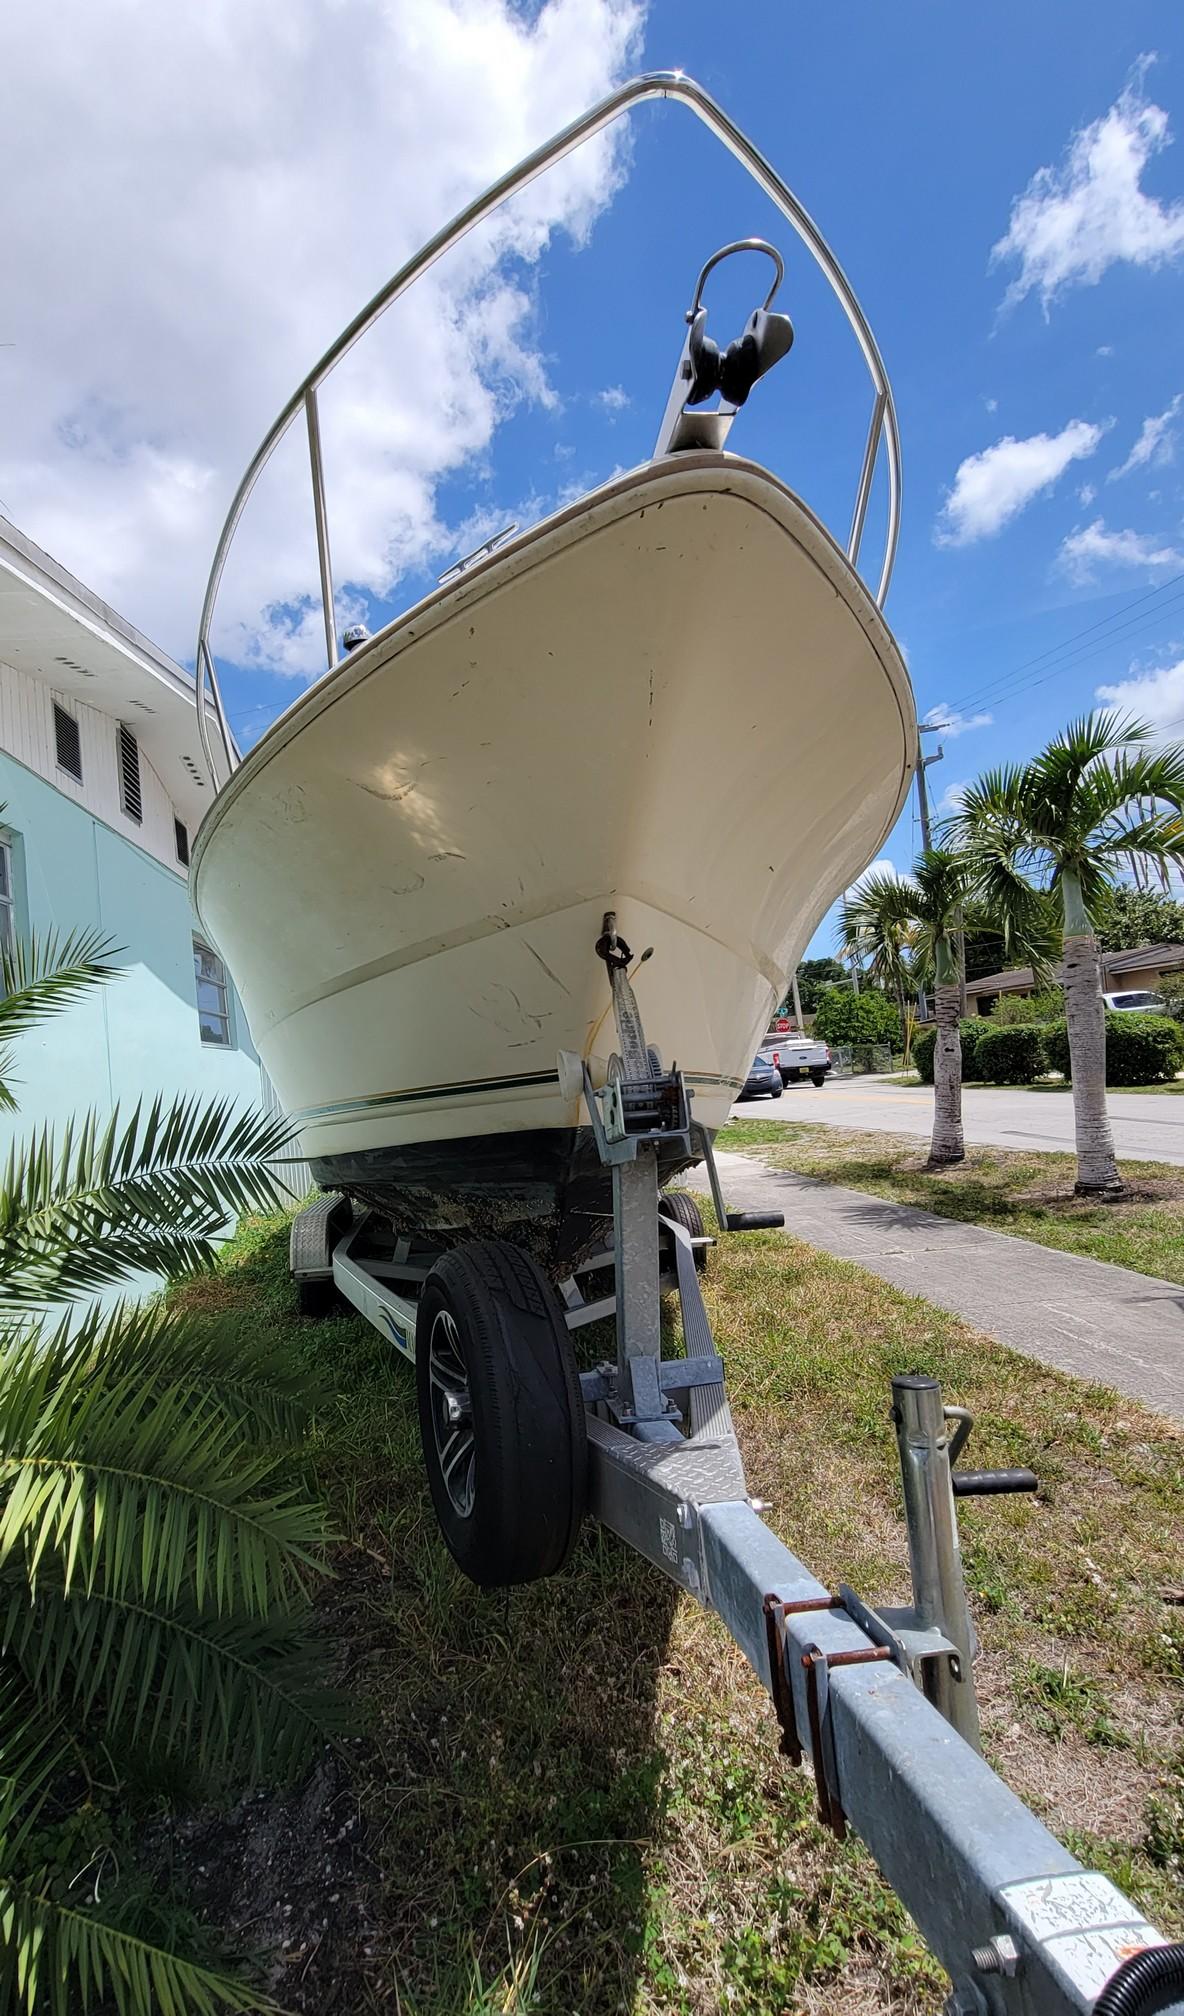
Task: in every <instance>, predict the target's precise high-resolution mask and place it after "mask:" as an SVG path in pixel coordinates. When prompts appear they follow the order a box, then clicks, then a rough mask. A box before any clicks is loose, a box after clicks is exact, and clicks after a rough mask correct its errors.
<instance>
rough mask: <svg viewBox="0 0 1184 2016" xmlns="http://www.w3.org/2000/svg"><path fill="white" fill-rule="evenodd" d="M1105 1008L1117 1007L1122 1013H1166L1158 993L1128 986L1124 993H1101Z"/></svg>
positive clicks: (1144, 988)
mask: <svg viewBox="0 0 1184 2016" xmlns="http://www.w3.org/2000/svg"><path fill="white" fill-rule="evenodd" d="M1102 999H1103V1001H1104V1002H1105V1003H1106V1006H1107V1008H1117V1009H1118V1011H1119V1013H1120V1014H1123V1015H1166V1013H1167V1009H1166V1007H1165V1005H1164V1002H1163V999H1162V997H1161V996H1160V995H1158V994H1152V993H1151V991H1150V989H1149V988H1146V987H1132V988H1128V989H1127V991H1126V993H1125V994H1103V996H1102Z"/></svg>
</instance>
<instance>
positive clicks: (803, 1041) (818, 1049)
mask: <svg viewBox="0 0 1184 2016" xmlns="http://www.w3.org/2000/svg"><path fill="white" fill-rule="evenodd" d="M760 1054H761V1056H762V1057H763V1058H764V1059H765V1061H766V1062H767V1063H769V1064H772V1065H773V1066H774V1067H775V1069H776V1070H777V1071H778V1072H779V1074H780V1077H781V1083H782V1084H783V1085H793V1084H795V1083H796V1082H797V1081H798V1080H799V1079H802V1078H809V1079H810V1081H811V1083H812V1084H815V1085H825V1083H826V1080H827V1074H828V1073H829V1071H830V1069H831V1055H830V1051H829V1050H828V1049H827V1047H826V1044H825V1043H818V1042H815V1040H814V1038H813V1037H812V1036H794V1035H793V1034H792V1033H791V1032H789V1031H788V1030H785V1031H782V1030H774V1031H773V1033H772V1034H771V1035H769V1036H766V1038H765V1040H764V1042H763V1043H762V1044H761V1051H760Z"/></svg>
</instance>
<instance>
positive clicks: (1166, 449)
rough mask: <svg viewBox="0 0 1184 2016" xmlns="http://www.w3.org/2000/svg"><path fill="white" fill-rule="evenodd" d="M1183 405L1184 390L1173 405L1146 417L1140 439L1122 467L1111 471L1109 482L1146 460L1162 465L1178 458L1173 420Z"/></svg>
mask: <svg viewBox="0 0 1184 2016" xmlns="http://www.w3.org/2000/svg"><path fill="white" fill-rule="evenodd" d="M1182 406H1184V392H1177V394H1176V396H1175V398H1174V399H1173V400H1172V402H1171V405H1170V406H1165V408H1164V410H1163V412H1162V413H1153V414H1152V415H1151V417H1150V418H1149V419H1147V420H1144V422H1143V425H1142V428H1141V430H1140V433H1139V438H1138V440H1137V441H1136V442H1135V445H1134V447H1133V448H1132V449H1131V452H1130V454H1129V455H1128V456H1127V458H1126V461H1125V462H1124V463H1123V464H1122V467H1121V468H1119V469H1112V470H1111V471H1110V474H1109V475H1108V476H1107V478H1106V481H1107V482H1108V483H1117V481H1118V479H1119V477H1120V476H1129V475H1130V473H1131V470H1132V469H1142V468H1143V466H1144V464H1146V463H1151V464H1152V465H1153V467H1155V468H1161V467H1162V466H1163V465H1164V463H1166V462H1171V461H1172V460H1173V459H1174V457H1175V453H1176V437H1175V434H1174V433H1173V431H1172V421H1173V420H1174V419H1175V417H1176V415H1177V413H1178V412H1179V411H1180V408H1181V407H1182Z"/></svg>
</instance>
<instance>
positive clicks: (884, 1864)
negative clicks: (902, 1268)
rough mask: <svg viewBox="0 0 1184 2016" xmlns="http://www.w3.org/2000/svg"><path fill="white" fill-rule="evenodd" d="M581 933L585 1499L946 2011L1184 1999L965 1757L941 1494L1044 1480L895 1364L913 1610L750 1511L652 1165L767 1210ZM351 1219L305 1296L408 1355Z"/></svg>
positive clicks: (389, 1240)
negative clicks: (342, 1310) (926, 1963)
mask: <svg viewBox="0 0 1184 2016" xmlns="http://www.w3.org/2000/svg"><path fill="white" fill-rule="evenodd" d="M597 949H598V951H599V952H600V954H601V957H602V958H603V959H604V960H605V964H606V967H607V969H608V975H609V983H610V986H611V990H612V999H613V1007H614V1010H615V1013H616V1023H617V1035H618V1042H619V1046H620V1050H619V1056H618V1057H617V1058H615V1059H614V1060H613V1062H612V1064H611V1065H610V1070H609V1075H608V1080H607V1082H606V1083H605V1084H604V1085H603V1086H600V1087H596V1086H594V1085H593V1082H592V1078H591V1076H590V1074H589V1071H588V1067H587V1065H586V1064H585V1063H584V1062H583V1060H581V1059H580V1058H578V1057H575V1056H572V1055H567V1054H563V1055H561V1057H560V1059H559V1070H560V1077H561V1082H563V1083H565V1084H566V1085H567V1086H568V1087H569V1089H571V1091H572V1096H575V1093H576V1092H577V1091H582V1096H583V1099H584V1102H585V1105H586V1107H587V1111H588V1116H589V1120H590V1122H591V1126H592V1128H593V1131H594V1134H595V1138H596V1143H597V1146H598V1149H599V1152H600V1156H601V1159H602V1161H603V1163H604V1164H605V1166H606V1167H607V1168H608V1169H609V1170H610V1171H611V1176H612V1193H613V1240H612V1245H611V1247H610V1248H606V1249H605V1250H603V1251H600V1252H598V1253H595V1254H593V1255H592V1256H591V1257H590V1258H589V1259H588V1260H586V1261H585V1262H584V1263H583V1264H582V1266H581V1267H580V1268H578V1269H577V1270H576V1272H575V1273H574V1274H573V1275H572V1276H571V1277H570V1278H569V1279H568V1280H567V1281H565V1282H564V1283H563V1284H562V1285H561V1294H562V1298H563V1301H564V1304H565V1315H566V1320H567V1323H568V1325H569V1327H570V1328H572V1329H576V1328H578V1327H579V1326H580V1325H582V1324H585V1323H588V1322H591V1321H593V1320H594V1319H597V1318H602V1317H612V1318H614V1319H615V1323H616V1358H615V1361H612V1362H607V1363H604V1364H601V1365H599V1366H597V1367H596V1368H595V1369H594V1370H592V1371H589V1372H585V1373H583V1374H582V1375H581V1379H582V1386H583V1398H584V1406H585V1410H586V1423H587V1435H588V1448H589V1463H590V1474H589V1510H590V1511H591V1512H592V1513H593V1515H594V1516H595V1517H596V1518H598V1519H600V1520H601V1521H602V1522H603V1524H604V1525H606V1526H608V1527H610V1528H611V1529H612V1531H613V1532H614V1533H616V1534H618V1535H619V1536H620V1537H621V1539H623V1540H624V1541H625V1542H626V1543H627V1544H628V1545H629V1546H631V1547H633V1548H635V1549H636V1551H637V1552H638V1553H640V1554H643V1555H644V1556H645V1557H646V1559H647V1560H649V1561H650V1562H652V1563H653V1564H654V1566H655V1567H657V1568H659V1569H660V1570H661V1571H662V1573H663V1574H665V1575H667V1576H669V1578H670V1579H671V1580H672V1581H673V1582H675V1583H677V1585H678V1586H679V1588H681V1589H684V1590H685V1591H687V1593H688V1594H689V1595H691V1596H693V1597H695V1598H696V1599H697V1600H698V1601H699V1602H701V1603H703V1604H704V1605H706V1606H707V1607H708V1608H710V1609H713V1610H715V1611H716V1612H717V1614H718V1615H719V1617H720V1618H721V1620H722V1622H723V1624H724V1625H725V1627H726V1629H727V1630H728V1631H729V1632H730V1633H731V1635H732V1637H733V1638H734V1639H735V1641H736V1643H737V1645H738V1646H739V1647H740V1649H741V1651H742V1652H743V1653H744V1655H745V1657H746V1658H747V1660H748V1661H749V1664H750V1665H751V1666H752V1668H753V1670H754V1671H755V1673H756V1675H757V1677H758V1679H759V1680H760V1681H761V1682H762V1684H763V1685H764V1686H765V1687H766V1688H767V1689H768V1690H769V1693H770V1695H771V1696H772V1701H773V1707H774V1710H775V1713H776V1716H777V1721H778V1724H779V1727H780V1732H781V1738H780V1740H781V1749H782V1751H783V1752H784V1754H785V1755H786V1756H787V1757H788V1758H789V1759H791V1760H792V1761H793V1762H795V1763H801V1762H803V1761H804V1760H807V1759H808V1760H809V1764H810V1766H811V1768H812V1770H813V1773H814V1778H815V1781H816V1785H817V1792H818V1808H819V1813H820V1815H821V1817H822V1819H823V1821H824V1822H825V1823H826V1824H827V1825H828V1826H829V1827H831V1828H832V1829H833V1830H834V1832H835V1833H836V1834H837V1835H839V1836H840V1837H841V1836H842V1835H843V1834H845V1832H846V1831H847V1829H848V1828H851V1829H853V1830H854V1832H855V1833H856V1834H858V1835H859V1836H860V1837H861V1839H862V1840H863V1841H864V1842H865V1843H866V1844H867V1846H868V1848H869V1849H870V1850H871V1852H872V1854H873V1855H874V1857H875V1859H876V1861H877V1862H878V1863H879V1866H880V1868H881V1869H882V1871H883V1873H884V1875H885V1877H886V1878H887V1880H888V1882H889V1883H890V1884H891V1885H892V1887H893V1889H894V1890H895V1891H896V1892H897V1894H898V1896H899V1897H900V1898H901V1900H902V1901H903V1903H904V1904H905V1905H906V1906H907V1908H908V1910H909V1911H910V1912H911V1913H912V1915H913V1917H914V1918H915V1920H916V1922H917V1924H918V1925H919V1926H920V1928H921V1931H922V1932H923V1934H924V1936H925V1938H926V1939H927V1940H928V1942H929V1944H930V1946H931V1947H932V1949H933V1951H934V1953H935V1954H936V1955H937V1956H938V1958H939V1959H940V1960H941V1962H942V1964H943V1965H944V1966H945V1967H946V1969H947V1970H948V1972H949V1974H950V1976H951V1978H952V1981H953V1991H952V1994H951V1996H950V1998H949V2001H948V2004H947V2010H948V2012H949V2016H1005V2012H1006V2016H1069V2012H1075V2016H1084V2012H1087V2011H1092V2012H1093V2016H1151V2012H1153V2011H1157V2012H1166V2011H1174V2012H1176V2016H1184V1948H1182V1947H1179V1946H1171V1945H1169V1944H1168V1943H1167V1942H1166V1941H1165V1940H1163V1939H1162V1938H1161V1936H1160V1934H1159V1933H1158V1932H1157V1931H1156V1930H1155V1928H1154V1927H1153V1926H1152V1925H1150V1924H1148V1922H1147V1920H1146V1919H1145V1918H1144V1917H1143V1915H1142V1913H1141V1912H1140V1911H1139V1910H1138V1909H1137V1908H1136V1906H1135V1905H1134V1904H1132V1903H1131V1902H1130V1901H1129V1899H1128V1898H1126V1897H1124V1896H1123V1895H1122V1893H1121V1891H1119V1890H1118V1889H1117V1888H1116V1887H1115V1885H1114V1884H1113V1883H1112V1882H1110V1881H1109V1880H1108V1878H1106V1877H1105V1876H1102V1875H1099V1874H1098V1873H1096V1872H1094V1871H1091V1870H1087V1869H1085V1868H1083V1867H1082V1865H1081V1864H1080V1863H1079V1862H1078V1861H1077V1860H1076V1859H1075V1857H1074V1856H1073V1855H1071V1854H1070V1853H1069V1851H1068V1849H1067V1848H1065V1847H1063V1846H1062V1845H1061V1843H1060V1842H1059V1841H1057V1840H1056V1839H1055V1837H1054V1836H1053V1835H1052V1834H1050V1833H1049V1831H1048V1829H1047V1828H1046V1827H1044V1826H1043V1825H1042V1824H1041V1822H1040V1821H1039V1820H1037V1819H1036V1817H1035V1815H1034V1814H1032V1813H1031V1812H1029V1810H1028V1808H1027V1807H1026V1806H1025V1805H1023V1804H1022V1802H1021V1801H1020V1800H1019V1799H1018V1798H1016V1796H1015V1794H1014V1793H1012V1792H1010V1791H1009V1790H1008V1788H1007V1786H1006V1785H1004V1783H1003V1781H1002V1780H1001V1779H1000V1778H998V1777H997V1776H996V1774H995V1773H994V1771H992V1770H991V1769H990V1767H989V1766H988V1765H987V1764H986V1763H985V1762H984V1760H983V1758H982V1756H981V1755H980V1754H979V1728H978V1710H977V1706H976V1702H975V1692H974V1663H973V1662H974V1655H975V1640H974V1630H973V1625H972V1623H971V1618H970V1612H969V1609H968V1605H967V1600H966V1592H965V1588H964V1585H963V1580H962V1569H961V1561H960V1556H959V1550H958V1532H957V1518H956V1509H955V1508H956V1501H957V1499H958V1498H960V1497H967V1496H978V1495H988V1494H993V1493H997V1492H1003V1491H1031V1490H1035V1489H1036V1478H1035V1477H1034V1476H1033V1475H1032V1473H1031V1471H1028V1470H1003V1471H966V1470H963V1469H960V1468H958V1467H957V1458H958V1457H959V1456H960V1454H961V1452H962V1450H963V1448H964V1446H965V1444H966V1440H967V1438H968V1436H969V1434H970V1430H971V1426H972V1422H971V1417H970V1415H969V1414H968V1413H967V1412H966V1410H965V1409H964V1408H961V1407H951V1406H946V1405H944V1404H943V1402H942V1397H941V1392H940V1389H939V1387H938V1384H937V1381H936V1380H934V1379H931V1378H927V1377H925V1376H924V1375H923V1374H907V1375H903V1376H901V1377H899V1378H896V1379H894V1380H893V1382H892V1418H893V1421H894V1423H895V1429H896V1439H897V1446H898V1451H899V1455H900V1466H901V1476H902V1481H903V1489H904V1510H905V1519H906V1523H907V1528H908V1538H909V1557H910V1564H911V1571H912V1584H913V1601H912V1603H911V1604H910V1605H909V1606H908V1607H907V1608H905V1609H887V1608H883V1607H880V1608H873V1607H872V1606H871V1605H869V1604H868V1603H867V1602H865V1601H864V1600H863V1599H862V1598H861V1597H859V1596H857V1595H856V1594H855V1592H854V1591H853V1590H851V1589H848V1588H846V1587H840V1588H839V1589H837V1590H834V1591H832V1590H829V1589H827V1588H825V1587H824V1586H823V1584H822V1583H821V1582H819V1581H818V1580H817V1579H816V1578H815V1577H814V1576H813V1575H812V1574H811V1573H810V1571H809V1569H808V1568H806V1567H805V1565H804V1564H803V1563H802V1562H801V1561H799V1560H798V1559H797V1558H796V1557H795V1556H794V1555H793V1554H791V1553H790V1552H789V1550H788V1548H787V1547H785V1546H783V1545H782V1543H781V1541H780V1540H778V1539H777V1538H776V1536H775V1535H774V1534H773V1533H772V1532H771V1531H770V1530H769V1528H768V1527H767V1526H766V1525H765V1524H764V1522H763V1520H762V1519H761V1518H760V1516H759V1513H760V1510H761V1509H762V1508H761V1507H760V1506H759V1504H758V1502H757V1501H755V1500H754V1499H752V1498H751V1497H750V1496H749V1493H748V1487H747V1484H746V1482H745V1477H744V1466H743V1462H742V1459H741V1455H740V1450H739V1448H738V1446H737V1441H736V1436H735V1433H734V1430H733V1425H732V1417H731V1413H730V1410H729V1407H728V1402H727V1395H726V1390H725V1368H724V1365H723V1363H722V1361H721V1359H720V1357H719V1355H718V1353H717V1351H716V1349H715V1344H714V1341H713V1339H712V1335H711V1326H710V1323H709V1321H708V1318H707V1312H706V1309H705V1308H704V1304H703V1298H702V1295H701V1293H700V1290H699V1283H698V1275H697V1267H698V1264H699V1263H700V1262H701V1261H702V1260H703V1258H704V1257H705V1254H706V1249H707V1247H709V1246H710V1245H712V1244H713V1243H714V1242H713V1241H712V1240H710V1239H708V1238H707V1237H706V1236H705V1235H703V1234H702V1231H701V1227H700V1229H699V1230H698V1231H697V1232H696V1231H693V1230H692V1229H690V1226H689V1225H688V1223H687V1220H686V1214H684V1213H682V1212H680V1211H679V1209H678V1206H679V1204H680V1203H681V1204H684V1205H685V1204H686V1202H687V1200H685V1199H681V1200H680V1199H675V1198H672V1197H670V1196H669V1195H667V1194H664V1193H663V1192H662V1191H661V1189H660V1185H659V1169H660V1165H661V1162H662V1161H663V1159H665V1160H666V1161H669V1160H670V1158H671V1157H673V1158H674V1159H675V1160H676V1161H679V1162H685V1161H686V1160H687V1159H692V1160H697V1159H699V1158H700V1157H702V1158H705V1159H706V1162H707V1169H708V1173H709V1176H710V1180H711V1187H712V1192H713V1196H714V1200H715V1210H716V1216H717V1219H718V1222H719V1227H720V1236H722V1237H731V1236H734V1235H735V1234H737V1233H743V1232H747V1231H754V1230H758V1229H763V1228H766V1227H774V1226H778V1225H780V1224H782V1223H783V1222H784V1221H783V1219H782V1218H781V1215H780V1214H779V1213H759V1212H729V1211H728V1210H727V1208H726V1205H725V1202H724V1199H723V1196H722V1194H721V1191H720V1184H719V1177H718V1173H717V1171H716V1166H715V1161H714V1157H713V1155H712V1151H711V1143H710V1140H709V1139H708V1137H707V1135H706V1134H705V1133H704V1131H703V1130H702V1129H701V1128H699V1127H698V1126H697V1125H696V1123H695V1122H694V1120H693V1119H692V1117H691V1109H690V1097H691V1095H690V1093H689V1091H688V1089H687V1087H686V1085H685V1083H684V1081H683V1078H682V1074H681V1072H680V1071H678V1069H677V1068H675V1069H672V1070H670V1071H665V1070H663V1069H662V1067H661V1064H660V1061H659V1060H658V1057H657V1053H656V1052H653V1051H651V1050H650V1049H649V1047H648V1045H647V1043H646V1039H645V1031H644V1029H643V1026H642V1021H641V1016H640V1014H639V1012H638V1008H637V1002H636V999H635V997H634V994H633V989H632V987H631V985H630V983H629V978H628V971H627V966H628V958H629V954H628V948H627V947H626V946H625V945H624V944H623V941H622V940H621V939H620V937H619V934H618V933H617V930H616V920H615V918H613V917H606V919H605V927H604V932H603V935H602V937H601V939H600V941H599V944H598V947H597ZM348 1214H349V1206H348V1205H346V1204H345V1203H344V1200H342V1199H340V1198H333V1197H329V1198H326V1199H324V1200H323V1201H321V1202H320V1203H317V1204H314V1205H312V1206H310V1207H309V1209H308V1210H306V1211H305V1212H303V1213H302V1214H301V1216H300V1217H299V1218H297V1220H296V1221H295V1223H294V1225H293V1229H292V1268H293V1272H294V1274H295V1275H296V1277H297V1279H298V1281H299V1282H300V1283H301V1284H302V1293H303V1294H306V1295H313V1296H315V1295H316V1294H317V1293H318V1292H319V1291H322V1290H326V1289H328V1290H331V1289H332V1288H333V1287H334V1286H336V1288H337V1289H338V1290H339V1291H340V1293H341V1294H342V1295H344V1296H345V1297H346V1298H347V1299H348V1300H349V1301H350V1302H352V1303H353V1304H354V1306H355V1307H356V1308H358V1309H359V1310H360V1311H361V1312H362V1314H363V1315H364V1316H366V1317H367V1318H368V1319H369V1320H370V1321H371V1322H373V1323H374V1324H375V1325H376V1326H377V1327H378V1329H380V1330H381V1331H382V1333H383V1334H384V1335H385V1336H386V1337H388V1338H390V1339H391V1340H392V1342H393V1343H394V1344H395V1345H396V1346H397V1347H398V1348H399V1350H400V1351H402V1352H403V1353H404V1354H405V1355H406V1356H408V1357H411V1358H413V1357H414V1355H415V1330H416V1314H417V1299H416V1298H417V1289H418V1287H419V1285H420V1284H421V1283H422V1282H423V1281H424V1279H425V1278H426V1276H427V1273H428V1271H429V1268H430V1266H431V1264H432V1260H433V1257H434V1256H433V1253H432V1251H431V1250H430V1249H428V1248H420V1249H417V1248H416V1247H415V1246H414V1245H413V1243H412V1242H411V1241H409V1240H407V1239H399V1240H396V1239H395V1238H394V1235H393V1234H390V1233H388V1232H384V1230H383V1229H382V1227H381V1226H380V1225H379V1224H378V1223H377V1222H376V1221H375V1220H374V1219H373V1218H372V1217H371V1216H369V1215H366V1216H364V1217H362V1218H361V1219H360V1220H359V1221H358V1223H356V1224H353V1225H350V1224H348V1222H347V1221H348ZM690 1215H691V1217H692V1220H693V1215H694V1214H693V1213H691V1214H690ZM664 1290H674V1291H675V1292H676V1293H677V1295H678V1298H679V1303H680V1305H681V1312H682V1328H683V1339H684V1347H685V1355H684V1356H682V1357H673V1358H663V1356H662V1338H661V1296H662V1293H663V1291H664Z"/></svg>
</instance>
